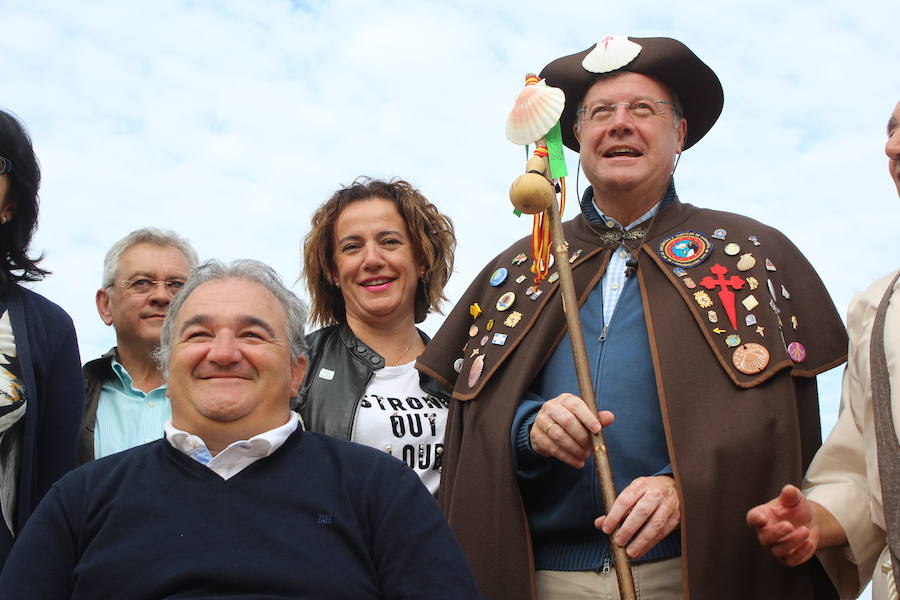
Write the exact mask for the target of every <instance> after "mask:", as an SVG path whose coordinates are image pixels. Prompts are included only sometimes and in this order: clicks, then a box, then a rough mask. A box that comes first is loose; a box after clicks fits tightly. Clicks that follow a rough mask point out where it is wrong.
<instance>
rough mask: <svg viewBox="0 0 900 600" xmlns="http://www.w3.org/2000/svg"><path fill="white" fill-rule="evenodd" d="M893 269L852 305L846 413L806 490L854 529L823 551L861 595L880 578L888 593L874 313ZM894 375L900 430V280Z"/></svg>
mask: <svg viewBox="0 0 900 600" xmlns="http://www.w3.org/2000/svg"><path fill="white" fill-rule="evenodd" d="M893 276H894V274H891V275H888V276H887V277H883V278H882V279H879V280H878V281H876V282H874V283H873V284H872V285H871V286H869V288H868V289H867V290H866V291H864V292H862V293H861V294H859V295H857V296H856V297H855V298H854V299H853V302H851V303H850V309H849V311H848V313H847V332H848V334H849V337H850V357H849V361H848V363H847V369H846V371H845V372H844V381H843V390H842V396H841V414H840V416H839V417H838V421H837V424H836V425H835V427H834V429H833V430H832V432H831V434H830V435H829V436H828V439H827V440H826V441H825V444H823V445H822V448H821V449H819V451H818V453H816V457H815V459H814V460H813V462H812V464H811V465H810V467H809V471H808V472H807V474H806V479H805V481H804V482H803V489H804V492H805V493H806V495H807V497H808V498H809V499H810V500H814V501H815V502H818V503H819V504H821V505H822V506H824V507H825V508H827V509H828V510H829V511H830V512H831V514H833V515H834V516H835V518H836V519H837V520H838V522H839V523H840V524H841V526H842V527H843V528H844V532H845V533H846V534H847V539H848V541H849V548H848V547H847V546H841V547H837V548H829V549H826V550H822V551H820V552H819V553H818V557H819V560H820V561H821V562H822V564H823V566H824V567H825V569H826V571H828V575H829V576H830V577H831V580H832V582H833V583H834V584H835V586H836V587H837V588H838V591H839V592H840V595H841V598H856V597H857V595H858V594H859V593H860V592H861V591H862V590H863V589H864V588H865V586H866V585H867V584H868V582H869V580H870V579H871V578H873V571H874V579H873V589H872V592H873V596H872V597H873V600H879V599H881V598H888V596H887V595H886V594H887V591H886V585H885V584H886V581H887V577H886V575H889V574H885V573H884V572H883V570H882V568H881V566H882V564H883V563H884V561H885V559H886V558H887V548H886V539H887V538H886V533H885V524H884V508H883V506H882V502H881V482H880V480H879V475H878V457H877V449H876V442H875V420H874V415H873V410H872V386H871V382H870V379H869V341H870V338H871V334H872V323H873V321H874V320H875V311H876V310H877V309H878V304H879V303H880V302H881V298H882V296H883V295H884V292H885V290H886V289H887V286H888V284H889V283H890V281H891V279H892V278H893ZM884 341H885V349H886V353H887V364H888V370H889V372H890V379H891V407H892V410H893V419H894V427H895V429H896V430H897V431H898V432H900V283H898V284H897V286H895V289H894V295H893V296H892V297H891V302H890V305H889V306H888V312H887V320H886V322H885V333H884Z"/></svg>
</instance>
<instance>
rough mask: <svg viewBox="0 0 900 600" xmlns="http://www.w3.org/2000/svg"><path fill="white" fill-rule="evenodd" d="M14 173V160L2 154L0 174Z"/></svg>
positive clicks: (0, 157)
mask: <svg viewBox="0 0 900 600" xmlns="http://www.w3.org/2000/svg"><path fill="white" fill-rule="evenodd" d="M7 173H12V161H11V160H9V159H8V158H4V157H2V156H0V175H6V174H7Z"/></svg>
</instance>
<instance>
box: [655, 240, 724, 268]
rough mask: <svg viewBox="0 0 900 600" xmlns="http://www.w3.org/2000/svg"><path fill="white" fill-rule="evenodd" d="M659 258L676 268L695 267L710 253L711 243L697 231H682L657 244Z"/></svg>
mask: <svg viewBox="0 0 900 600" xmlns="http://www.w3.org/2000/svg"><path fill="white" fill-rule="evenodd" d="M656 251H657V252H658V253H659V256H660V258H662V259H663V260H664V261H666V262H667V263H669V264H670V265H675V266H677V267H695V266H697V265H699V264H700V263H702V262H703V261H704V260H706V257H707V256H709V253H710V252H712V242H710V241H709V238H707V237H706V236H705V235H703V234H702V233H699V232H697V231H682V232H680V233H676V234H675V235H670V236H669V237H667V238H666V239H664V240H663V241H661V242H660V243H659V246H658V247H657V249H656Z"/></svg>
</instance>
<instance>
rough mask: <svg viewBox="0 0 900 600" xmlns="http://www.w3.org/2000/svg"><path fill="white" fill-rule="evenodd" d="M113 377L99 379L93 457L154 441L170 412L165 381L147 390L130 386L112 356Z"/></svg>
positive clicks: (120, 365) (131, 381) (123, 370)
mask: <svg viewBox="0 0 900 600" xmlns="http://www.w3.org/2000/svg"><path fill="white" fill-rule="evenodd" d="M111 367H112V371H113V374H114V375H113V376H110V377H107V378H106V379H104V380H103V382H102V383H101V386H100V398H99V402H98V404H97V422H96V426H95V427H94V457H95V458H103V457H104V456H109V455H110V454H114V453H116V452H121V451H122V450H127V449H128V448H133V447H135V446H139V445H140V444H145V443H147V442H150V441H153V440H158V439H159V438H160V436H161V435H162V426H163V423H165V422H166V419H168V418H169V416H170V415H171V411H170V410H169V399H168V398H167V397H166V384H165V383H163V384H162V385H161V386H159V387H158V388H155V389H153V390H151V391H149V392H147V393H144V392H143V391H141V390H139V389H137V388H136V387H134V381H133V380H132V378H131V375H130V374H129V373H128V370H127V369H126V368H125V365H123V364H122V363H120V362H119V361H118V360H116V359H113V360H112V363H111Z"/></svg>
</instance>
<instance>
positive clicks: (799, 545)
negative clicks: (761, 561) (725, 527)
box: [747, 485, 821, 567]
mask: <svg viewBox="0 0 900 600" xmlns="http://www.w3.org/2000/svg"><path fill="white" fill-rule="evenodd" d="M814 516H815V515H814V511H813V504H812V503H811V502H809V501H808V500H807V499H806V496H804V495H803V492H801V491H800V490H799V489H797V487H795V486H793V485H786V486H784V488H782V490H781V494H780V495H779V496H778V497H777V498H774V499H772V500H769V501H768V502H766V503H765V504H760V505H759V506H757V507H755V508H752V509H750V511H749V512H747V525H749V526H750V527H753V528H755V529H756V537H757V539H759V543H760V544H762V545H763V546H764V547H765V548H766V549H767V550H768V551H769V552H770V553H771V554H772V556H774V557H775V558H776V559H777V560H778V561H779V562H781V563H782V564H785V565H787V566H789V567H795V566H797V565H800V564H803V563H805V562H806V561H808V560H809V559H810V558H812V556H813V555H814V554H815V553H816V549H817V548H818V547H819V538H820V536H821V528H820V527H819V525H818V523H817V522H816V519H815V518H814Z"/></svg>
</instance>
